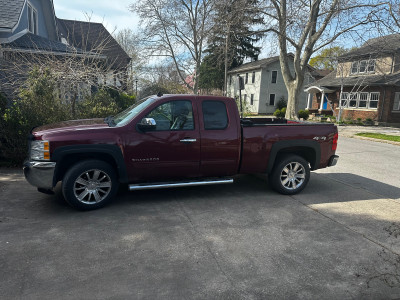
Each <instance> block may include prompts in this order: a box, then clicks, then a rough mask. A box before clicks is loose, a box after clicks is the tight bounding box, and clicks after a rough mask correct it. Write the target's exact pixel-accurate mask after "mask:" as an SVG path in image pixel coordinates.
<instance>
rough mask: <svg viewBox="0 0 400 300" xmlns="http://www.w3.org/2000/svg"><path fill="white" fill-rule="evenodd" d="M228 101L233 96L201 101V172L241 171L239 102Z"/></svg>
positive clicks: (212, 174)
mask: <svg viewBox="0 0 400 300" xmlns="http://www.w3.org/2000/svg"><path fill="white" fill-rule="evenodd" d="M228 101H233V100H228V99H223V98H221V100H208V99H203V100H201V101H199V110H200V118H199V119H200V120H199V121H200V137H201V162H200V174H201V176H206V177H213V176H230V175H234V174H236V173H237V170H238V166H239V159H240V143H241V142H240V127H239V126H238V124H239V120H237V117H238V116H237V111H235V110H234V109H235V106H234V105H232V103H229V102H228ZM229 104H231V105H229Z"/></svg>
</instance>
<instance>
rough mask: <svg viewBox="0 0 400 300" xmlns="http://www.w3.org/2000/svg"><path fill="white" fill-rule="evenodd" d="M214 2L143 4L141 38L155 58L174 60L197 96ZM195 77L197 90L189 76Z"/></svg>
mask: <svg viewBox="0 0 400 300" xmlns="http://www.w3.org/2000/svg"><path fill="white" fill-rule="evenodd" d="M213 3H214V1H213V0H139V1H137V2H136V3H135V4H132V5H131V6H130V9H131V11H135V12H136V13H137V14H138V15H139V17H140V18H141V24H142V26H141V29H140V30H141V36H142V42H143V44H144V45H145V50H144V51H146V52H147V53H148V54H149V55H151V56H164V57H170V58H171V59H172V61H173V63H174V65H175V68H176V70H177V73H178V75H179V77H180V79H181V81H182V83H183V84H185V85H186V86H187V88H189V89H190V90H192V91H193V92H194V93H197V90H198V82H197V77H198V76H199V73H198V72H199V69H200V64H201V60H202V57H203V50H204V46H205V43H206V38H207V35H208V34H209V30H210V27H211V14H212V8H213ZM187 74H193V77H194V78H193V81H194V83H193V86H192V85H191V84H190V83H188V82H187V80H186V75H187Z"/></svg>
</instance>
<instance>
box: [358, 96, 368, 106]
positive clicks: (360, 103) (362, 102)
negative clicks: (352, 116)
mask: <svg viewBox="0 0 400 300" xmlns="http://www.w3.org/2000/svg"><path fill="white" fill-rule="evenodd" d="M367 103H368V93H365V92H363V93H360V94H359V99H358V107H359V108H367Z"/></svg>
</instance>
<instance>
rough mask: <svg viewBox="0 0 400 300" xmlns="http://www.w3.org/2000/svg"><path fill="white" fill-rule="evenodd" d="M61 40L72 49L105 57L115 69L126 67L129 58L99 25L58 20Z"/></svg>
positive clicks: (101, 25)
mask: <svg viewBox="0 0 400 300" xmlns="http://www.w3.org/2000/svg"><path fill="white" fill-rule="evenodd" d="M57 23H58V25H59V26H58V29H59V31H60V34H61V36H62V37H63V38H65V39H66V40H67V41H68V43H69V44H70V45H72V46H74V47H78V48H81V49H83V50H85V51H92V52H96V53H100V54H103V55H106V56H107V59H108V62H109V63H110V64H111V66H112V67H113V68H115V69H117V68H124V67H126V66H127V64H128V63H129V61H130V60H131V58H130V57H129V56H128V54H126V52H125V51H124V49H122V47H121V46H120V45H119V44H118V43H117V41H116V40H115V39H114V38H113V37H112V35H111V34H110V33H109V32H108V31H107V29H106V28H105V27H104V26H103V24H101V23H94V22H83V21H74V20H64V19H58V18H57Z"/></svg>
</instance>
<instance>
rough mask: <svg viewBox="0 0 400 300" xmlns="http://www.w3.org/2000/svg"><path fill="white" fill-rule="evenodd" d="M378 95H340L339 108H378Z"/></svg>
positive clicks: (362, 93) (376, 93)
mask: <svg viewBox="0 0 400 300" xmlns="http://www.w3.org/2000/svg"><path fill="white" fill-rule="evenodd" d="M378 101H379V93H378V92H373V93H366V92H361V93H342V95H341V96H340V107H342V108H370V109H376V108H378Z"/></svg>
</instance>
